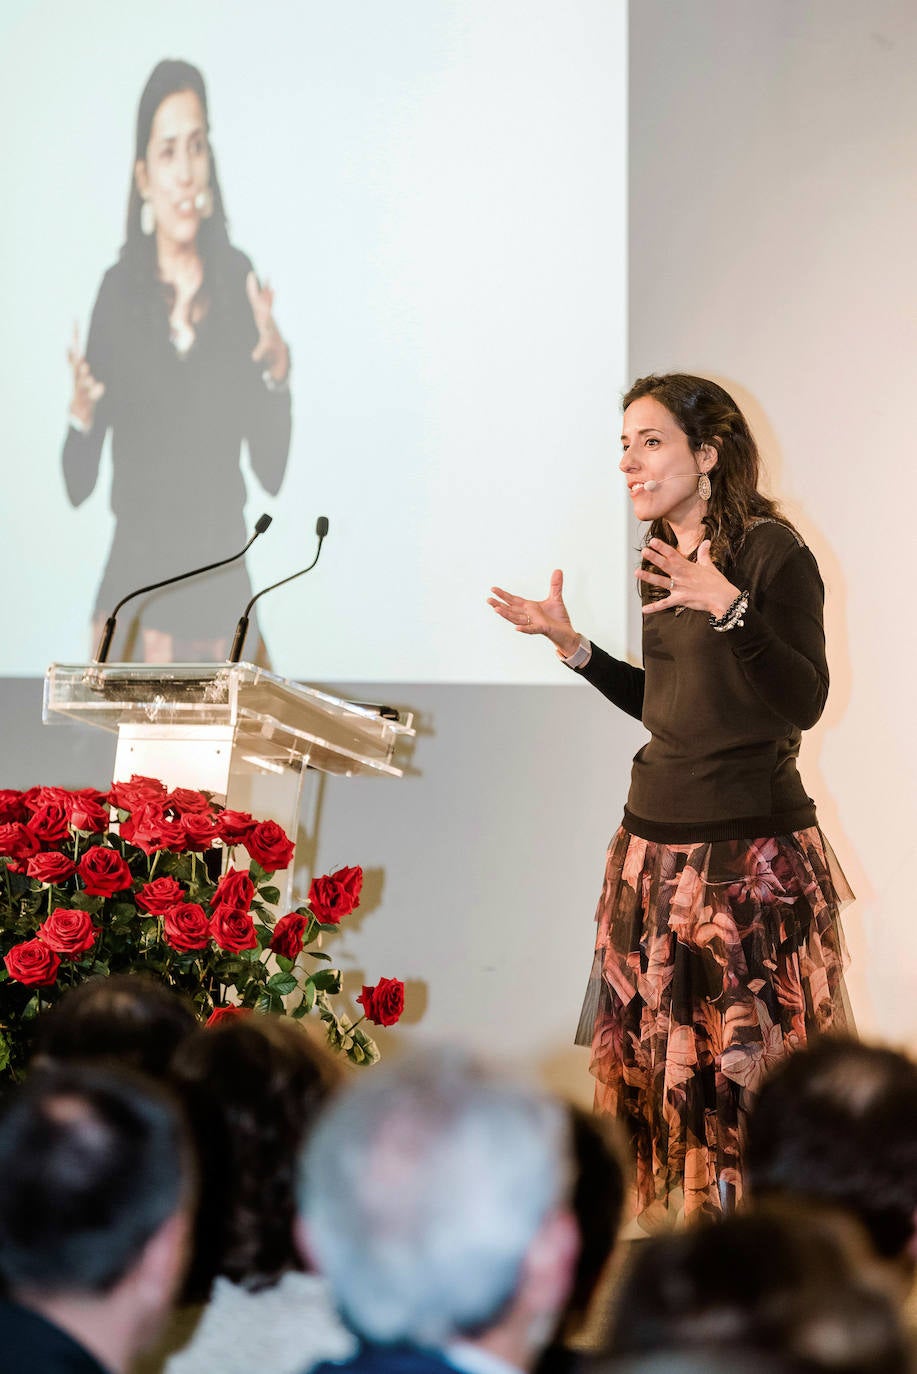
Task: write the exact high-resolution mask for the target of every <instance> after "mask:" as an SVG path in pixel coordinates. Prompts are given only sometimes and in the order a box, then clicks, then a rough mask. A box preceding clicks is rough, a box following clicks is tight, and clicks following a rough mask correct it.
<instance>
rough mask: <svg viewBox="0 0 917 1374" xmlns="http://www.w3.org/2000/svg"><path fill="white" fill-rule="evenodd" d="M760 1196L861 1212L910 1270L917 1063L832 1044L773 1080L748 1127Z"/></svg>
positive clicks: (916, 1190)
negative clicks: (808, 1200) (803, 1200)
mask: <svg viewBox="0 0 917 1374" xmlns="http://www.w3.org/2000/svg"><path fill="white" fill-rule="evenodd" d="M746 1170H747V1180H748V1186H749V1189H750V1191H751V1193H752V1195H753V1196H754V1197H755V1198H764V1197H769V1196H774V1195H777V1196H785V1197H796V1198H813V1199H819V1200H821V1201H824V1202H829V1203H833V1204H835V1205H836V1206H838V1207H842V1208H844V1209H845V1210H846V1211H849V1212H852V1213H853V1214H854V1215H855V1216H856V1217H857V1218H858V1220H859V1221H860V1223H861V1224H862V1225H863V1226H864V1227H865V1229H866V1231H867V1233H868V1234H869V1237H870V1239H871V1241H872V1243H873V1245H874V1247H875V1249H876V1251H877V1252H878V1254H879V1255H881V1256H883V1257H885V1258H887V1259H895V1260H898V1261H900V1262H901V1263H902V1264H904V1265H906V1266H908V1267H911V1266H912V1265H913V1250H914V1240H915V1223H917V1064H915V1063H914V1062H913V1061H912V1060H911V1059H908V1058H907V1057H906V1056H905V1055H903V1054H899V1053H897V1052H896V1051H895V1050H890V1049H885V1048H882V1047H879V1046H876V1045H864V1044H861V1043H860V1042H858V1041H854V1040H845V1039H841V1038H829V1037H826V1038H824V1039H822V1040H819V1041H818V1042H817V1043H816V1044H814V1045H812V1046H811V1047H810V1048H808V1049H805V1050H800V1051H799V1052H798V1053H797V1054H793V1055H791V1056H790V1057H789V1058H788V1059H787V1060H786V1061H785V1062H784V1063H782V1064H780V1065H779V1066H778V1067H777V1068H776V1069H775V1070H774V1072H773V1073H772V1074H770V1076H769V1077H768V1078H767V1079H766V1080H765V1082H764V1084H763V1085H762V1087H761V1090H760V1093H759V1095H758V1098H757V1101H756V1102H755V1105H754V1107H753V1109H752V1112H751V1115H750V1118H749V1122H748V1142H747V1151H746Z"/></svg>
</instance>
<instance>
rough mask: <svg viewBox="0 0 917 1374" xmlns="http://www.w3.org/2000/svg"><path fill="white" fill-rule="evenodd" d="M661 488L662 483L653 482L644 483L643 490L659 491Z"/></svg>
mask: <svg viewBox="0 0 917 1374" xmlns="http://www.w3.org/2000/svg"><path fill="white" fill-rule="evenodd" d="M661 486H662V483H661V482H652V481H651V482H644V483H643V490H644V491H657V490H658V489H659V487H661Z"/></svg>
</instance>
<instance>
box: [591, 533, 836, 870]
mask: <svg viewBox="0 0 917 1374" xmlns="http://www.w3.org/2000/svg"><path fill="white" fill-rule="evenodd" d="M723 571H724V573H725V574H726V576H727V577H728V578H729V580H730V582H732V583H734V585H735V586H737V587H739V588H741V589H745V588H747V589H748V591H749V592H750V593H751V599H750V603H749V607H748V611H747V612H746V614H745V617H744V625H743V626H742V627H741V628H739V627H736V628H735V629H733V630H729V631H727V632H726V633H723V634H718V633H717V632H716V631H715V630H713V629H711V627H710V624H709V617H708V615H707V613H706V612H705V611H691V610H683V611H682V612H681V614H679V615H676V614H675V612H674V611H660V612H657V613H656V614H654V615H652V616H649V617H647V618H646V619H645V621H644V626H643V662H644V667H643V668H634V667H632V666H631V665H630V664H628V663H623V662H621V661H620V660H619V659H615V658H612V657H611V655H610V654H607V653H606V652H605V651H604V650H603V649H599V648H597V647H596V646H595V645H593V648H592V658H591V659H590V661H589V663H587V664H586V666H585V667H584V668H583V669H581V675H582V676H583V677H584V678H586V680H587V681H588V682H591V683H592V684H593V686H595V687H597V688H598V689H599V691H600V692H601V693H602V694H603V695H604V696H606V697H608V699H609V701H612V702H614V704H615V705H616V706H619V707H620V708H621V709H622V710H623V711H626V712H627V713H628V715H631V716H635V717H636V718H637V719H638V720H642V721H643V724H644V725H645V726H646V728H647V729H648V730H649V731H650V734H651V736H652V738H651V739H650V741H649V743H648V744H645V745H644V746H643V748H642V749H641V750H640V751H639V753H638V754H637V755H636V757H635V759H634V764H633V771H632V773H631V785H630V793H629V795H628V799H627V806H626V807H625V811H624V822H623V823H624V826H625V828H626V829H627V830H629V831H630V832H631V833H632V834H634V835H639V836H642V837H643V838H644V839H647V840H656V841H661V842H663V843H669V844H678V843H688V842H692V841H713V840H722V839H738V838H743V837H747V838H756V837H761V836H765V835H780V834H788V833H791V832H792V831H796V830H803V829H805V828H806V827H807V826H810V825H814V824H815V804H814V802H813V801H812V800H811V798H810V797H808V796H807V795H806V792H805V789H804V788H803V785H802V780H801V779H800V776H799V773H798V772H797V768H796V759H797V755H798V753H799V743H800V739H801V735H802V731H803V730H805V729H807V728H808V727H809V726H810V725H814V724H815V722H816V721H817V720H818V718H819V716H820V715H821V713H822V711H823V710H824V706H825V700H826V698H827V695H828V666H827V662H826V660H825V635H824V627H823V622H822V610H823V605H824V587H823V585H822V580H821V577H820V576H819V572H818V565H817V564H816V562H815V559H814V558H813V556H812V554H811V553H810V552H809V550H808V549H807V548H806V546H805V545H804V544H802V543H801V541H799V539H798V538H797V536H796V535H795V534H794V533H793V531H792V530H790V529H788V528H787V526H786V525H782V524H779V523H777V522H774V521H767V522H763V523H761V524H759V525H756V526H753V527H752V528H751V529H750V530H749V532H748V533H747V535H746V537H745V540H744V542H743V544H742V547H741V549H740V550H739V552H738V554H737V555H736V557H735V559H734V560H733V562H732V564H731V565H728V566H726V567H724V569H723Z"/></svg>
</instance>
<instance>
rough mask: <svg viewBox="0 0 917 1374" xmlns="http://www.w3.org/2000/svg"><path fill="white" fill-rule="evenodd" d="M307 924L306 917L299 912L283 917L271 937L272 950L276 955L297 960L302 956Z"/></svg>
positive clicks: (292, 912)
mask: <svg viewBox="0 0 917 1374" xmlns="http://www.w3.org/2000/svg"><path fill="white" fill-rule="evenodd" d="M307 924H308V922H307V919H306V917H305V916H301V915H300V913H299V912H298V911H291V912H290V914H289V916H281V918H280V920H279V921H278V922H277V924H276V925H275V927H274V934H273V935H272V936H271V949H272V950H273V951H274V953H275V954H282V955H283V957H284V958H285V959H295V958H296V956H297V955H298V954H301V953H302V941H303V936H304V935H305V933H306V925H307Z"/></svg>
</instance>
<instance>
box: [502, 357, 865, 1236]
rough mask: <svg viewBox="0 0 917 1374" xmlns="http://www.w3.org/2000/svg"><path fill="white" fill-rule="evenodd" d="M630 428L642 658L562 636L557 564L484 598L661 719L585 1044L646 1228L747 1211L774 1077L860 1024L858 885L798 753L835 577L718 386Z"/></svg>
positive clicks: (666, 387) (672, 400)
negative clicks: (778, 494)
mask: <svg viewBox="0 0 917 1374" xmlns="http://www.w3.org/2000/svg"><path fill="white" fill-rule="evenodd" d="M622 442H623V450H624V451H623V455H622V458H621V463H620V468H621V472H622V473H623V474H624V478H625V480H626V482H627V488H628V492H629V495H630V500H631V502H632V503H633V508H634V512H635V514H636V516H637V518H638V520H641V521H646V522H647V523H648V524H649V530H648V532H647V535H646V538H645V541H644V545H643V549H642V553H643V559H642V563H641V566H640V568H639V569H638V570H637V573H636V576H637V579H638V583H639V589H640V593H641V598H642V602H643V665H644V666H643V667H642V668H636V667H632V666H631V665H630V664H628V663H625V662H622V661H620V660H618V659H615V658H612V657H611V655H609V654H607V653H606V652H605V651H604V650H602V649H600V648H599V647H598V646H597V645H595V644H592V643H591V642H590V641H589V640H587V639H585V638H584V637H583V636H581V635H580V634H579V633H578V632H577V631H576V630H575V629H574V628H573V625H572V623H571V620H570V617H569V615H568V613H567V609H566V607H565V605H564V601H563V595H562V591H563V577H562V574H561V573H560V572H559V571H558V572H555V573H554V574H553V576H552V578H551V587H550V592H549V595H548V596H547V597H546V599H545V600H543V601H532V600H528V599H526V598H525V597H520V596H515V595H513V594H512V593H510V592H506V591H503V590H502V589H501V588H498V587H495V588H493V592H494V595H493V597H492V598H491V600H490V605H491V606H493V608H494V610H496V611H497V612H498V614H500V615H501V616H503V618H504V619H505V620H507V621H509V622H510V624H512V625H514V626H515V627H516V629H517V630H518V631H519V632H520V633H521V634H530V635H544V636H546V637H547V638H548V639H549V640H551V642H552V643H553V644H554V645H555V647H556V650H557V652H558V654H559V655H560V656H561V658H562V659H563V661H564V662H565V663H566V664H567V665H568V667H570V668H572V669H573V670H574V671H576V672H578V673H579V674H580V675H581V676H583V677H584V678H586V680H587V681H588V682H591V683H592V684H593V685H594V686H595V687H597V688H598V690H599V691H600V692H601V693H602V694H603V695H604V696H606V697H607V698H608V699H609V700H610V701H611V702H613V704H614V705H615V706H618V707H619V708H620V709H621V710H623V711H626V712H627V713H628V715H631V716H635V717H636V718H637V719H640V720H642V721H643V724H644V725H645V726H646V728H647V729H648V730H649V732H650V740H649V743H647V744H646V745H644V747H643V748H642V749H641V750H640V751H639V753H638V754H637V756H636V758H635V759H634V763H633V771H632V774H631V784H630V792H629V795H628V798H627V804H626V806H625V808H624V818H623V821H622V823H621V827H620V829H619V830H618V831H617V833H616V835H615V836H614V837H613V838H612V841H611V845H610V848H609V851H608V861H607V868H606V873H605V882H604V886H603V888H602V894H601V898H600V900H599V906H598V912H597V923H598V937H597V941H596V955H595V964H594V967H593V975H592V979H591V981H590V985H589V989H588V992H587V995H586V1000H585V1004H584V1007H583V1014H582V1017H581V1019H580V1027H579V1032H578V1035H577V1040H578V1041H579V1042H580V1043H587V1044H591V1046H592V1061H591V1066H590V1067H591V1071H592V1073H593V1074H594V1075H595V1078H596V1080H597V1082H596V1109H597V1110H598V1111H601V1112H606V1113H610V1114H611V1115H613V1116H615V1117H617V1118H618V1119H619V1120H621V1121H622V1123H624V1125H625V1126H626V1128H627V1130H628V1132H629V1134H630V1137H631V1139H632V1141H633V1145H634V1150H635V1155H636V1190H637V1211H638V1213H639V1214H641V1215H642V1217H643V1219H644V1220H645V1221H646V1222H647V1223H650V1224H652V1222H653V1221H654V1220H656V1219H657V1218H658V1217H659V1216H660V1214H661V1213H662V1212H663V1211H664V1210H665V1209H667V1208H671V1209H674V1210H677V1211H679V1212H680V1211H684V1213H685V1214H686V1215H688V1216H692V1215H695V1216H696V1215H698V1214H701V1213H717V1212H721V1211H725V1210H729V1209H731V1208H732V1207H733V1206H734V1204H735V1203H736V1201H737V1200H738V1199H739V1197H740V1196H741V1191H742V1174H741V1143H742V1133H743V1117H744V1114H745V1112H746V1111H747V1109H748V1107H749V1105H750V1102H751V1099H752V1097H753V1095H754V1093H755V1090H756V1088H757V1086H758V1084H759V1083H760V1081H761V1079H762V1077H763V1075H764V1074H765V1073H766V1072H767V1070H768V1069H769V1068H770V1067H771V1066H772V1065H773V1064H774V1063H776V1062H777V1061H778V1060H779V1059H781V1058H782V1057H783V1056H784V1055H786V1054H788V1053H790V1052H792V1051H793V1050H795V1049H798V1048H800V1047H801V1046H803V1045H805V1043H806V1041H807V1039H808V1038H809V1037H810V1036H812V1035H813V1034H815V1033H817V1032H820V1031H823V1030H827V1029H829V1028H830V1029H835V1030H837V1029H843V1028H844V1027H845V1026H846V1025H847V1013H846V1011H845V1007H846V998H845V994H844V990H843V982H842V972H843V966H844V963H845V959H846V955H845V951H844V945H843V937H842V933H841V929H840V924H839V920H838V917H839V911H840V908H841V906H842V905H843V904H844V903H845V902H846V901H848V900H850V898H851V895H852V894H851V892H850V889H849V887H848V885H847V882H846V879H845V878H844V876H843V874H842V872H841V870H840V868H839V866H838V864H837V860H836V859H835V857H834V855H833V853H832V851H831V848H830V846H829V845H828V843H827V841H826V840H825V837H824V836H823V835H822V832H821V830H820V829H819V826H818V822H817V819H816V814H815V805H814V803H813V801H812V800H811V799H810V798H809V797H808V796H807V794H806V791H805V788H804V787H803V784H802V781H801V779H800V776H799V773H798V771H797V766H796V761H797V756H798V753H799V744H800V738H801V734H802V731H803V730H805V729H807V728H808V727H809V726H811V725H814V724H815V722H816V721H817V720H818V718H819V716H820V715H821V713H822V710H823V709H824V705H825V699H826V696H827V692H828V669H827V664H826V660H825V642H824V630H823V624H822V609H823V601H824V589H823V586H822V581H821V578H820V576H819V572H818V567H817V565H816V562H815V559H814V558H813V556H812V554H811V553H810V551H809V549H808V548H806V546H805V544H804V543H803V541H802V539H801V538H800V536H799V535H798V533H797V532H796V530H794V529H793V527H792V526H791V525H790V524H789V522H788V521H787V520H786V519H784V518H783V517H782V516H781V515H780V512H779V510H778V509H777V507H776V506H775V504H774V502H772V501H771V500H769V499H768V498H767V497H766V496H764V495H762V494H761V492H759V491H758V467H759V460H758V452H757V448H756V446H755V441H754V439H753V437H752V435H751V432H750V430H749V428H748V425H747V423H746V421H745V418H744V416H743V415H742V413H741V412H740V410H739V408H738V406H737V405H736V403H735V402H734V401H733V399H732V398H731V396H729V395H728V394H727V392H725V391H724V390H723V388H722V387H720V386H718V385H717V384H716V383H715V382H710V381H706V380H704V379H703V378H700V377H691V376H686V375H683V374H672V375H668V376H650V377H644V378H641V379H640V380H639V381H637V382H636V383H635V384H634V386H633V387H631V389H630V391H629V392H628V393H627V395H626V396H625V398H624V425H623V438H622Z"/></svg>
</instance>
